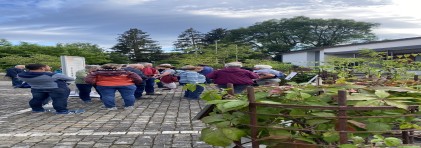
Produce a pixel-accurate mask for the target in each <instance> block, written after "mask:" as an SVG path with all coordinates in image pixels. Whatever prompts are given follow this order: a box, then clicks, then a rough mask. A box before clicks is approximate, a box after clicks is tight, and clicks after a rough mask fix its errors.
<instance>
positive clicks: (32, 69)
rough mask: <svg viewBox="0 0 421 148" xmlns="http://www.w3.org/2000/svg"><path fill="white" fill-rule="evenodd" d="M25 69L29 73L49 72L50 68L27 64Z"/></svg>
mask: <svg viewBox="0 0 421 148" xmlns="http://www.w3.org/2000/svg"><path fill="white" fill-rule="evenodd" d="M25 68H26V69H28V70H29V71H51V68H50V66H48V65H44V64H28V65H26V66H25Z"/></svg>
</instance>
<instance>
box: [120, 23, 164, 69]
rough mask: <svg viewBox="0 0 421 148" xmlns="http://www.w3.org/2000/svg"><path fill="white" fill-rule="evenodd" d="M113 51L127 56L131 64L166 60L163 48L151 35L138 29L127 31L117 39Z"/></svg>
mask: <svg viewBox="0 0 421 148" xmlns="http://www.w3.org/2000/svg"><path fill="white" fill-rule="evenodd" d="M117 42H118V43H117V44H116V45H114V47H113V48H112V50H113V51H114V52H118V53H121V54H123V55H126V57H128V58H129V59H130V62H152V61H158V60H161V59H164V57H163V56H162V50H161V47H160V46H159V45H158V43H157V41H155V40H152V39H151V38H150V35H149V34H147V33H146V32H143V31H142V30H140V29H137V28H131V29H129V30H127V31H125V32H124V33H123V34H121V35H120V36H119V37H118V38H117ZM120 60H121V59H120Z"/></svg>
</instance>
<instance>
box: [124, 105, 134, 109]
mask: <svg viewBox="0 0 421 148" xmlns="http://www.w3.org/2000/svg"><path fill="white" fill-rule="evenodd" d="M124 109H125V110H132V109H134V107H133V106H126V107H124Z"/></svg>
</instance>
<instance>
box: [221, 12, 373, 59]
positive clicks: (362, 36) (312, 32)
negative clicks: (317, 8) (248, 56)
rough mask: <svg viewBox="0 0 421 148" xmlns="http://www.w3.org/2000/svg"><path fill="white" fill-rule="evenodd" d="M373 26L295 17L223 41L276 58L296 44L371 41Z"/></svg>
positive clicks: (262, 24) (245, 30)
mask: <svg viewBox="0 0 421 148" xmlns="http://www.w3.org/2000/svg"><path fill="white" fill-rule="evenodd" d="M376 26H378V24H376V23H368V22H358V21H354V20H348V19H345V20H344V19H312V18H309V17H304V16H298V17H293V18H283V19H272V20H268V21H263V22H259V23H256V24H254V25H252V26H249V27H246V28H239V29H233V30H230V33H229V36H228V37H227V38H225V39H226V40H227V41H229V42H240V43H244V44H249V45H252V46H253V47H254V48H259V49H265V50H267V51H268V52H269V53H271V54H279V53H282V52H286V51H290V49H291V48H293V47H294V46H297V45H299V44H304V45H307V47H323V46H333V45H337V44H343V43H347V42H350V41H354V40H363V41H369V40H373V39H375V35H374V34H373V33H372V29H373V28H374V27H376Z"/></svg>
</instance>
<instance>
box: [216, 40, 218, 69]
mask: <svg viewBox="0 0 421 148" xmlns="http://www.w3.org/2000/svg"><path fill="white" fill-rule="evenodd" d="M215 62H216V64H218V40H215Z"/></svg>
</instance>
